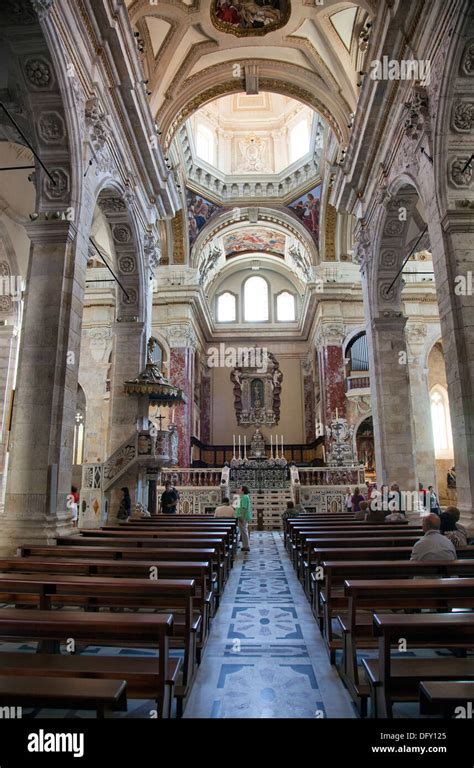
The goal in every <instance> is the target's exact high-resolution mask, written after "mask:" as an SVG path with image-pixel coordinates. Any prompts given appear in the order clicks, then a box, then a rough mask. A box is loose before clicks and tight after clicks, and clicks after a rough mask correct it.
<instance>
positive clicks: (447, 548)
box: [410, 513, 457, 560]
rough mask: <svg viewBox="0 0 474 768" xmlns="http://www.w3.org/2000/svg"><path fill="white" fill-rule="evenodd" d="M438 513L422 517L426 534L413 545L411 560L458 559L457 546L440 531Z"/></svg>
mask: <svg viewBox="0 0 474 768" xmlns="http://www.w3.org/2000/svg"><path fill="white" fill-rule="evenodd" d="M439 527H440V519H439V517H438V515H435V514H433V513H432V514H431V515H425V516H424V517H423V518H422V528H423V533H424V536H423V537H422V538H421V539H420V540H419V541H417V542H416V544H415V545H414V547H413V550H412V553H411V557H410V560H456V558H457V555H456V548H455V547H454V544H453V542H452V541H450V540H449V539H448V538H447V537H446V536H443V534H442V533H440V532H439Z"/></svg>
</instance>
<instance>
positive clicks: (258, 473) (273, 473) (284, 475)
mask: <svg viewBox="0 0 474 768" xmlns="http://www.w3.org/2000/svg"><path fill="white" fill-rule="evenodd" d="M229 480H230V488H231V490H232V491H236V490H238V489H239V488H241V487H242V486H243V485H246V486H248V488H249V489H250V490H251V491H265V490H272V489H279V490H280V489H283V488H288V487H289V484H290V471H289V467H288V462H287V460H286V459H285V457H284V452H283V444H282V446H281V452H280V453H279V451H278V443H277V442H276V443H275V454H274V446H273V440H272V442H271V445H270V456H267V454H266V445H265V438H264V437H263V435H262V433H261V431H260V428H259V427H258V426H257V428H256V430H255V432H254V434H253V436H252V439H251V441H250V446H249V453H248V455H247V443H246V441H244V445H243V454H242V453H241V443H240V440H239V451H238V456H236V455H235V439H234V455H233V458H232V461H231V463H230V477H229Z"/></svg>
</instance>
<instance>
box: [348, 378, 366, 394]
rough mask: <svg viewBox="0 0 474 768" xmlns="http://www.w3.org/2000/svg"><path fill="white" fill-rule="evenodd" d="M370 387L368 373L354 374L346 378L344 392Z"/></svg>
mask: <svg viewBox="0 0 474 768" xmlns="http://www.w3.org/2000/svg"><path fill="white" fill-rule="evenodd" d="M360 389H370V376H369V375H368V374H366V373H365V374H362V375H360V374H355V375H352V376H348V377H347V379H346V392H354V390H360Z"/></svg>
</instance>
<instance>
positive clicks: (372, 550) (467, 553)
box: [305, 546, 474, 617]
mask: <svg viewBox="0 0 474 768" xmlns="http://www.w3.org/2000/svg"><path fill="white" fill-rule="evenodd" d="M411 553H412V547H357V548H354V549H347V548H342V549H339V548H337V547H331V548H327V549H326V548H322V547H314V548H311V549H310V550H309V555H308V556H309V562H308V564H307V572H306V576H305V578H306V579H307V581H305V592H306V593H307V595H308V599H309V600H310V602H311V605H312V606H313V600H314V597H313V595H314V592H315V581H316V579H315V569H316V568H320V567H321V566H322V563H323V561H324V560H332V561H334V560H355V561H357V560H361V561H371V560H409V559H410V557H411ZM457 556H458V560H463V559H465V558H474V547H473V546H471V547H464V548H463V549H459V550H458V553H457ZM315 615H316V617H317V614H315Z"/></svg>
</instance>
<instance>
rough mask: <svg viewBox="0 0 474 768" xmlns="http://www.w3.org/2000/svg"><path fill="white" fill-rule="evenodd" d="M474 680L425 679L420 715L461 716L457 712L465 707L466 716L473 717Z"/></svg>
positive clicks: (421, 695) (422, 685) (421, 685)
mask: <svg viewBox="0 0 474 768" xmlns="http://www.w3.org/2000/svg"><path fill="white" fill-rule="evenodd" d="M473 701H474V680H470V681H467V680H463V681H459V682H458V681H453V680H444V681H443V682H439V681H431V682H427V681H424V682H422V683H420V715H441V716H442V717H443V718H448V717H453V715H454V716H456V717H461V715H460V714H459V712H458V713H457V712H456V709H458V707H463V708H464V713H465V714H464V717H465V718H472V710H473V705H472V703H473Z"/></svg>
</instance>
